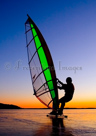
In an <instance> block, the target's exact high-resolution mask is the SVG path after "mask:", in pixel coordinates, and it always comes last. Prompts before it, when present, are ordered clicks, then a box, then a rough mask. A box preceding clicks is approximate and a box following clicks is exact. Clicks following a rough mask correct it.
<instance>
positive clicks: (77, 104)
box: [12, 101, 96, 108]
mask: <svg viewBox="0 0 96 136" xmlns="http://www.w3.org/2000/svg"><path fill="white" fill-rule="evenodd" d="M12 104H14V105H17V106H20V107H21V108H47V107H46V106H45V105H43V104H42V103H41V102H39V101H37V102H36V103H35V102H34V103H32V102H30V103H29V102H24V103H23V102H22V103H12ZM65 108H96V101H70V102H68V103H66V104H65Z"/></svg>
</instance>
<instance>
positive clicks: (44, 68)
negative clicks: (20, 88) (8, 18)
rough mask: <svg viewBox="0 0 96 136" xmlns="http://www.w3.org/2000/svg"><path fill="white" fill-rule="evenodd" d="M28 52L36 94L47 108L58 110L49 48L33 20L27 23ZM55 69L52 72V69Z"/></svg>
mask: <svg viewBox="0 0 96 136" xmlns="http://www.w3.org/2000/svg"><path fill="white" fill-rule="evenodd" d="M25 27H27V28H28V29H26V32H25V33H26V37H27V52H28V63H29V68H30V74H31V79H32V85H33V89H34V94H35V95H36V97H37V98H38V99H39V100H40V101H41V102H42V103H43V104H45V105H46V106H47V107H51V108H54V107H55V109H56V108H58V91H57V84H56V74H55V69H54V65H53V61H52V58H51V54H50V52H49V49H48V46H47V44H46V42H45V40H44V38H43V36H42V34H41V32H40V31H39V29H38V28H37V26H36V25H35V23H34V22H33V21H32V19H31V18H30V17H29V16H28V19H27V21H26V23H25ZM51 67H52V68H53V69H52V70H51V69H50V68H51Z"/></svg>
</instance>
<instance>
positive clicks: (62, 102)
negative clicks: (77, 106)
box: [58, 97, 65, 114]
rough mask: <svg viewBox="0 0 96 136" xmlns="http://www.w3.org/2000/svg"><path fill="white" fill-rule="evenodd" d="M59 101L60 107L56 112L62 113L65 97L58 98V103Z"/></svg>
mask: <svg viewBox="0 0 96 136" xmlns="http://www.w3.org/2000/svg"><path fill="white" fill-rule="evenodd" d="M60 103H61V107H60V109H59V111H58V114H63V108H64V106H65V97H62V98H61V99H60V100H59V104H60Z"/></svg>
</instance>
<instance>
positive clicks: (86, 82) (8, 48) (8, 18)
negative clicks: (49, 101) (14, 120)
mask: <svg viewBox="0 0 96 136" xmlns="http://www.w3.org/2000/svg"><path fill="white" fill-rule="evenodd" d="M27 14H29V15H30V17H31V18H32V19H33V20H34V22H35V23H36V25H37V26H38V28H39V29H40V31H41V33H42V34H43V36H44V38H45V40H46V42H47V44H48V47H49V49H50V52H51V55H52V58H53V61H54V65H55V68H56V75H57V77H58V78H59V79H60V80H61V81H63V82H65V79H66V77H67V76H71V77H72V78H73V83H74V84H75V88H76V89H75V95H74V99H73V102H77V103H78V104H79V101H81V102H86V103H87V102H88V101H89V102H90V103H92V102H93V103H92V104H93V105H92V104H91V105H89V106H91V107H92V106H93V107H94V105H96V83H95V81H96V71H95V69H96V62H95V58H96V53H95V51H96V1H95V0H60V1H57V0H52V1H51V0H48V1H47V0H35V1H33V0H27V1H26V0H24V1H23V0H18V1H17V0H14V1H13V0H10V1H8V0H1V1H0V27H1V29H0V102H3V103H13V104H17V105H19V106H21V107H22V105H26V106H25V107H32V106H33V105H34V104H33V103H34V101H36V102H37V103H39V101H37V100H36V98H35V97H34V96H33V92H32V84H31V77H30V72H29V70H28V61H27V49H26V39H25V26H24V23H25V21H26V19H27V16H26V15H27ZM24 67H26V68H27V70H25V69H24ZM74 69H77V70H74ZM62 95H63V91H61V93H60V97H61V96H62ZM70 104H71V103H70ZM87 105H88V104H87Z"/></svg>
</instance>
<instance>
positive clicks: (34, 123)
mask: <svg viewBox="0 0 96 136" xmlns="http://www.w3.org/2000/svg"><path fill="white" fill-rule="evenodd" d="M49 112H51V110H49V109H19V110H18V109H17V110H13V109H11V110H2V109H0V136H96V109H65V110H64V114H65V115H67V116H68V118H64V119H50V118H49V117H47V116H46V115H47V113H49Z"/></svg>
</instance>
